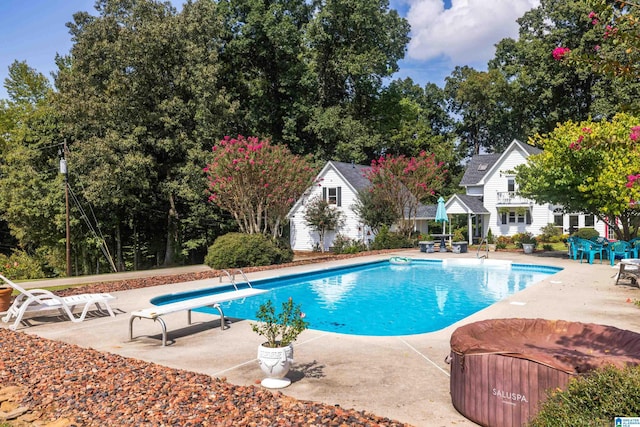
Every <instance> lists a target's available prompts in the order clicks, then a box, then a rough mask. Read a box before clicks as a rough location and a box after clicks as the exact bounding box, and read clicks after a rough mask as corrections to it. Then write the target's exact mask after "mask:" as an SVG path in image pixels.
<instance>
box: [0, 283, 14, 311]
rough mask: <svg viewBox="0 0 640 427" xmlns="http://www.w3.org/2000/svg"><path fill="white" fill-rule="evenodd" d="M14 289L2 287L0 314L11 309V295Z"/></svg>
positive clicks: (0, 291) (0, 287) (0, 290)
mask: <svg viewBox="0 0 640 427" xmlns="http://www.w3.org/2000/svg"><path fill="white" fill-rule="evenodd" d="M12 292H13V288H12V287H10V286H4V285H0V313H4V312H5V311H7V310H9V307H11V293H12Z"/></svg>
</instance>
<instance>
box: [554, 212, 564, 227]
mask: <svg viewBox="0 0 640 427" xmlns="http://www.w3.org/2000/svg"><path fill="white" fill-rule="evenodd" d="M553 225H555V226H556V227H561V228H562V227H563V226H564V215H562V214H554V215H553Z"/></svg>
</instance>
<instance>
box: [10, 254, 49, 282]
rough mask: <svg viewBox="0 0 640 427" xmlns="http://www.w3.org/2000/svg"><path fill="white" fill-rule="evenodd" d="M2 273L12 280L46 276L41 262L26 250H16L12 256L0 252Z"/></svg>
mask: <svg viewBox="0 0 640 427" xmlns="http://www.w3.org/2000/svg"><path fill="white" fill-rule="evenodd" d="M0 273H2V275H3V276H6V277H8V278H9V279H12V280H14V279H15V280H22V279H42V278H43V277H45V274H44V271H42V267H41V266H40V262H38V261H37V260H36V259H34V258H32V257H30V256H29V255H28V254H27V253H26V252H24V251H15V252H14V253H12V254H11V255H10V256H6V255H4V254H0Z"/></svg>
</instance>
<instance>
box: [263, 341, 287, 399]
mask: <svg viewBox="0 0 640 427" xmlns="http://www.w3.org/2000/svg"><path fill="white" fill-rule="evenodd" d="M258 364H259V365H260V369H262V372H264V373H265V375H266V376H267V378H265V379H263V380H262V382H261V384H262V386H263V387H266V388H284V387H287V386H288V385H289V384H291V380H290V379H289V378H286V377H285V375H287V372H289V369H291V366H292V365H293V345H291V344H289V345H288V346H286V347H276V348H272V347H265V346H264V345H262V344H261V345H259V346H258Z"/></svg>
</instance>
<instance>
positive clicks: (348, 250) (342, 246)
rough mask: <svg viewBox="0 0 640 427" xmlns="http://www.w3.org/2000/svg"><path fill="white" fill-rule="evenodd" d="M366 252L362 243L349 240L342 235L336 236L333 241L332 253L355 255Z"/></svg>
mask: <svg viewBox="0 0 640 427" xmlns="http://www.w3.org/2000/svg"><path fill="white" fill-rule="evenodd" d="M365 250H367V247H366V246H365V245H364V243H362V242H359V241H357V240H354V239H350V238H348V237H347V236H345V235H343V234H338V235H337V236H336V238H335V239H334V240H333V252H334V253H336V254H357V253H358V252H362V251H365Z"/></svg>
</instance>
